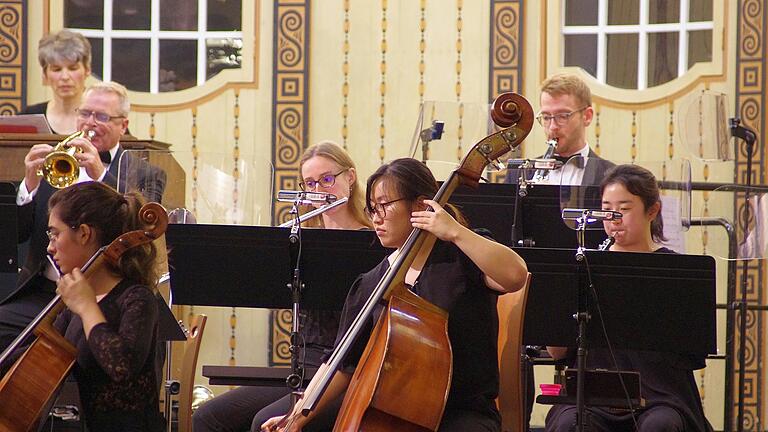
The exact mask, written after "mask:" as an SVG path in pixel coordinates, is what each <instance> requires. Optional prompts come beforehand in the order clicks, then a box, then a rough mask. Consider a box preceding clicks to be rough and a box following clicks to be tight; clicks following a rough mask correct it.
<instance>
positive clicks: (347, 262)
mask: <svg viewBox="0 0 768 432" xmlns="http://www.w3.org/2000/svg"><path fill="white" fill-rule="evenodd" d="M288 230H289V229H288V228H276V227H258V226H234V225H200V224H197V225H175V224H171V225H168V230H167V231H166V234H165V236H166V241H167V243H168V246H169V250H170V253H169V256H168V260H169V267H170V273H171V293H172V294H173V303H174V304H181V305H198V306H227V307H231V306H238V307H254V308H272V309H290V308H291V296H290V291H289V290H288V289H286V288H285V286H286V284H287V283H288V282H290V281H291V278H292V276H293V267H292V266H291V262H290V254H289V246H288V242H287V241H286V239H287V238H288ZM302 236H303V238H302V253H301V259H302V263H301V269H302V279H303V280H304V284H305V285H306V290H305V291H304V292H303V295H302V297H303V303H304V309H318V310H341V307H342V306H343V305H344V300H345V299H346V296H347V290H348V289H349V287H350V286H351V285H352V282H354V281H355V279H356V278H357V276H358V275H359V274H361V273H365V272H367V271H368V270H370V269H372V268H373V267H375V266H376V265H377V264H378V263H379V262H380V261H381V260H382V259H383V258H384V256H385V255H386V252H385V249H384V248H383V247H382V246H381V244H380V243H379V241H378V239H377V238H376V235H375V233H374V232H373V231H368V230H365V231H362V230H361V231H347V230H321V229H305V230H303V231H302Z"/></svg>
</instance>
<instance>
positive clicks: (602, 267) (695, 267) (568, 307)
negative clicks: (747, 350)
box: [516, 248, 717, 426]
mask: <svg viewBox="0 0 768 432" xmlns="http://www.w3.org/2000/svg"><path fill="white" fill-rule="evenodd" d="M516 251H517V253H518V254H520V255H521V256H522V257H523V259H525V261H526V263H527V265H528V271H530V272H531V273H532V274H533V278H532V283H531V288H530V290H529V294H528V304H527V307H526V315H525V326H524V333H523V344H532V345H549V346H574V345H575V344H574V341H575V340H576V338H577V335H578V329H577V323H576V320H574V319H573V315H574V313H575V312H578V311H581V310H582V308H584V305H583V304H582V305H580V304H579V303H580V302H583V299H584V298H586V297H588V298H589V301H587V302H586V304H587V305H586V308H585V309H586V310H587V313H588V314H589V315H590V316H591V318H592V319H591V320H589V322H588V323H587V326H586V335H587V336H586V338H585V339H586V340H585V346H586V347H587V348H594V347H606V346H607V343H606V341H605V338H604V337H603V332H602V328H601V323H600V315H598V314H597V312H596V310H595V306H594V298H592V295H591V293H590V294H589V295H588V296H582V297H580V291H585V292H586V289H587V287H588V280H587V274H586V272H585V271H584V270H585V268H584V264H581V263H577V262H576V258H575V253H574V251H572V250H557V249H538V248H517V249H516ZM585 255H586V262H587V263H588V264H589V268H590V271H591V276H592V282H593V284H594V288H595V291H596V293H597V298H598V299H599V303H600V308H601V311H602V318H603V320H604V323H605V328H606V333H607V334H608V336H609V338H610V342H611V345H612V347H613V348H623V349H632V350H647V351H661V352H672V353H680V354H693V355H695V356H701V357H704V356H706V355H707V354H710V353H715V352H716V351H717V343H716V328H715V283H716V281H715V262H714V259H713V258H712V257H709V256H699V255H678V254H653V253H628V252H627V253H622V252H598V251H585ZM574 275H576V277H574ZM552 299H558V301H552ZM581 386H583V383H579V387H581ZM578 399H579V395H578V394H577V400H578ZM582 400H583V399H582ZM579 418H580V419H582V418H583V417H582V416H580V417H579ZM579 426H581V422H580V423H579Z"/></svg>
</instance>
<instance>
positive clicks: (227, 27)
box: [208, 0, 243, 31]
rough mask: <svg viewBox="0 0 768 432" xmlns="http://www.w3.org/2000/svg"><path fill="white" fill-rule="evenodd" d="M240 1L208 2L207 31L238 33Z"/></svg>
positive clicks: (239, 26) (217, 0)
mask: <svg viewBox="0 0 768 432" xmlns="http://www.w3.org/2000/svg"><path fill="white" fill-rule="evenodd" d="M242 9H243V5H242V0H208V30H210V31H240V30H241V29H242V27H243V26H242V23H241V19H240V16H241V15H242Z"/></svg>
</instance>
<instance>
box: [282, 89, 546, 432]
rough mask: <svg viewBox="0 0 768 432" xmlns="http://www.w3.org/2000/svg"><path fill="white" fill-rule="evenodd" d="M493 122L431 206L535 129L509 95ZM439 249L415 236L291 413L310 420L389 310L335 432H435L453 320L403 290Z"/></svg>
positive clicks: (525, 108) (524, 105) (522, 103)
mask: <svg viewBox="0 0 768 432" xmlns="http://www.w3.org/2000/svg"><path fill="white" fill-rule="evenodd" d="M491 117H492V119H493V120H494V122H495V123H496V124H497V125H499V126H501V127H503V128H504V129H502V130H500V131H498V132H495V133H493V134H491V135H489V136H488V137H486V138H484V139H483V140H481V141H480V142H479V143H477V144H476V145H475V146H474V147H473V148H472V150H470V152H469V153H468V154H467V155H466V156H465V157H464V159H463V160H462V162H461V164H460V166H459V167H458V168H457V169H456V170H455V171H453V173H451V175H450V176H449V178H448V179H447V180H446V181H445V182H444V183H443V185H442V187H441V188H440V190H439V191H438V192H437V195H435V197H434V198H433V200H434V201H436V202H437V203H438V204H440V205H444V204H445V203H447V201H448V199H449V198H450V196H451V194H452V193H453V191H454V190H455V189H456V188H457V187H458V186H459V185H461V184H464V185H469V186H476V185H477V183H478V182H479V180H480V178H481V174H482V171H483V170H484V169H485V167H486V165H488V164H489V163H497V161H496V160H497V158H499V157H501V156H502V155H504V154H505V153H507V152H508V151H510V150H511V149H512V148H514V147H516V146H517V145H519V144H520V142H521V141H522V140H523V139H524V138H525V137H526V136H527V134H528V133H529V132H530V129H531V127H532V125H533V111H532V109H531V107H530V104H529V103H528V101H527V100H526V99H525V98H523V97H522V96H520V95H517V94H514V93H505V94H503V95H501V96H499V97H498V98H497V99H496V100H495V101H494V104H493V109H492V114H491ZM435 241H436V237H435V236H434V235H432V234H430V233H429V232H427V231H423V230H420V229H413V230H412V232H411V233H410V235H409V236H408V238H407V240H406V241H405V244H404V245H403V246H402V247H401V248H400V253H399V254H398V256H397V258H395V260H394V262H393V263H392V265H391V266H389V268H388V269H387V270H386V271H385V273H384V276H383V277H382V279H381V280H380V281H379V283H378V284H377V286H376V287H375V289H374V290H373V293H372V294H371V296H370V297H369V298H368V299H367V301H366V302H365V304H364V306H363V307H362V309H361V311H360V313H359V314H358V315H357V316H356V318H355V319H354V321H353V322H352V324H351V326H350V328H349V330H347V332H346V333H345V334H344V335H343V337H342V338H341V339H340V341H339V344H338V345H337V347H336V349H335V350H334V352H333V354H332V355H331V357H330V358H329V359H328V361H327V362H326V365H325V366H326V367H323V368H321V369H319V370H318V372H317V374H316V375H315V378H316V379H313V381H312V384H311V385H310V386H309V387H308V388H307V391H306V392H305V394H304V397H303V398H302V400H301V401H300V404H301V405H300V406H299V407H298V408H297V409H295V410H294V411H293V412H294V413H295V412H297V410H300V412H301V414H302V415H304V416H307V415H309V413H311V411H312V410H313V409H314V408H315V406H316V404H317V402H318V399H319V397H320V396H321V395H322V393H323V392H324V391H325V389H326V388H327V386H328V384H329V383H330V381H331V380H332V378H333V376H334V374H335V373H336V371H337V370H338V368H339V366H340V364H341V362H342V360H343V358H344V357H345V356H346V355H347V353H348V352H349V351H350V349H351V347H352V345H353V343H354V341H355V340H356V339H357V338H358V337H359V335H360V333H362V332H363V330H364V329H365V327H366V322H367V321H368V320H369V319H370V318H371V316H372V314H373V312H374V308H376V307H377V305H378V304H380V303H383V302H386V304H387V306H386V308H385V309H384V311H383V313H382V314H381V315H380V316H379V318H378V321H377V323H376V325H375V327H374V329H373V332H372V333H371V336H370V338H369V340H368V344H367V346H366V348H365V350H364V352H363V354H362V357H361V358H360V361H359V363H358V366H357V368H356V370H355V373H354V375H353V376H352V378H351V381H350V384H349V386H348V388H347V392H346V396H345V398H344V402H343V404H342V407H341V411H340V412H339V415H338V416H337V418H336V424H335V426H334V431H361V430H364V431H419V432H423V431H436V430H437V429H438V427H439V426H440V421H441V419H442V415H443V412H444V410H445V404H446V401H447V398H448V394H449V391H450V385H451V376H452V356H451V347H450V342H449V340H448V329H447V326H448V324H447V323H448V314H447V313H446V312H445V311H443V310H442V309H440V308H439V307H437V306H435V305H433V304H431V303H429V302H428V301H426V300H424V299H422V298H421V297H419V296H418V295H416V294H414V293H413V292H412V291H410V290H409V289H408V288H407V285H406V284H405V276H406V273H407V272H408V270H409V268H410V267H411V265H412V264H413V262H414V260H415V259H416V257H417V256H419V255H421V256H423V255H424V254H429V251H431V249H432V247H433V245H434V244H435ZM295 415H298V414H295ZM294 420H295V416H294V417H291V415H289V416H286V418H285V419H283V421H281V423H280V424H279V425H277V426H278V427H281V428H290V427H291V423H292V422H293V421H294Z"/></svg>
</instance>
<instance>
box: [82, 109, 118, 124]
mask: <svg viewBox="0 0 768 432" xmlns="http://www.w3.org/2000/svg"><path fill="white" fill-rule="evenodd" d="M75 111H76V112H77V116H78V117H80V118H81V119H83V120H88V119H89V118H90V117H91V116H93V119H94V120H96V122H97V123H107V122H109V121H111V120H114V119H119V118H125V116H113V115H109V114H107V113H105V112H101V111H91V110H88V109H81V108H78V109H76V110H75Z"/></svg>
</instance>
